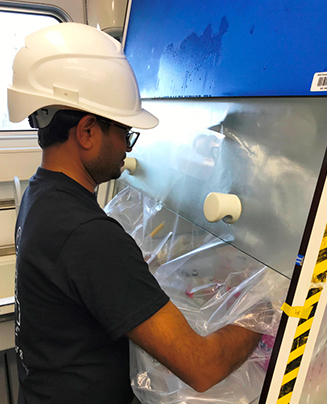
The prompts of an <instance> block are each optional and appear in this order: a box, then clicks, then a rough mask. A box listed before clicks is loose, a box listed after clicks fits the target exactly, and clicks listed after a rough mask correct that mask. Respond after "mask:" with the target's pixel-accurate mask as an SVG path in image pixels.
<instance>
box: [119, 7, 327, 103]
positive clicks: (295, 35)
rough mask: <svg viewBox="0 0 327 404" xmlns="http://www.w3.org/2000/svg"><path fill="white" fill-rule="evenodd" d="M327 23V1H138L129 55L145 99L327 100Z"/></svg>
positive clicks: (127, 49) (127, 48)
mask: <svg viewBox="0 0 327 404" xmlns="http://www.w3.org/2000/svg"><path fill="white" fill-rule="evenodd" d="M326 21H327V7H326V2H325V1H324V0H312V1H301V0H275V1H271V0H261V1H260V2H257V1H254V0H238V1H237V2H233V1H228V0H221V1H218V0H195V1H190V0H177V1H176V0H175V1H172V0H164V1H163V0H133V2H132V7H131V13H130V20H129V27H128V33H127V38H126V45H125V52H126V55H127V58H128V60H129V61H130V63H131V65H132V67H133V69H134V71H135V74H136V77H137V80H138V83H139V87H140V91H141V96H142V97H146V98H147V97H149V98H155V97H229V96H231V97H235V96H307V95H326V92H327V87H326V86H325V87H323V85H325V84H327V73H326V72H327V35H326ZM318 72H320V73H321V72H322V73H325V74H323V75H322V76H321V80H320V82H319V85H320V86H319V87H315V88H314V89H315V90H317V91H310V89H311V85H312V82H313V78H314V75H315V73H318ZM317 83H318V82H317Z"/></svg>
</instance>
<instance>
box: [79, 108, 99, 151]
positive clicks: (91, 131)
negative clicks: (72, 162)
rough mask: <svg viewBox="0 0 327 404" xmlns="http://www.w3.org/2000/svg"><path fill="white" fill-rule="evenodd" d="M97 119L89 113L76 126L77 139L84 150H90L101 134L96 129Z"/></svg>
mask: <svg viewBox="0 0 327 404" xmlns="http://www.w3.org/2000/svg"><path fill="white" fill-rule="evenodd" d="M96 124H97V119H96V117H95V116H94V115H91V114H88V115H85V116H83V118H82V119H81V120H80V121H79V122H78V125H77V127H76V140H77V143H78V144H79V146H80V147H82V148H83V149H84V150H90V149H91V148H92V147H93V146H94V143H95V141H96V140H97V138H98V136H99V131H97V130H96V127H97V125H96Z"/></svg>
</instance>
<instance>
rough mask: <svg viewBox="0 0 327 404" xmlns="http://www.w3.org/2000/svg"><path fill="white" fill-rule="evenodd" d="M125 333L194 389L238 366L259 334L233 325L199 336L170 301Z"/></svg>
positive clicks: (207, 383)
mask: <svg viewBox="0 0 327 404" xmlns="http://www.w3.org/2000/svg"><path fill="white" fill-rule="evenodd" d="M127 336H128V337H129V338H130V339H131V340H132V341H134V342H135V343H136V344H137V345H139V346H140V347H141V348H143V349H144V350H145V351H147V352H148V353H149V354H150V355H152V356H153V357H154V358H156V359H157V360H158V361H159V362H160V363H162V364H163V365H164V366H166V367H167V368H168V369H169V370H171V371H172V372H173V373H174V374H175V375H176V376H178V377H179V378H180V379H182V380H183V381H184V382H185V383H187V384H188V385H190V386H191V387H193V388H194V389H195V390H197V391H205V390H207V389H209V388H210V387H212V386H213V385H215V384H217V383H219V382H220V381H222V380H223V379H224V378H225V377H227V376H228V375H229V374H230V373H231V372H233V371H234V370H235V369H237V368H238V367H239V366H240V365H241V364H242V363H243V362H244V361H245V360H246V359H247V358H248V356H249V355H250V354H251V353H252V351H253V350H254V348H255V346H256V344H257V343H258V342H259V341H260V338H261V335H260V334H257V333H254V332H253V331H249V330H247V329H245V328H242V327H237V326H234V325H228V326H226V327H224V328H222V329H220V330H218V331H216V332H214V333H212V334H210V335H208V336H206V337H202V336H200V335H198V334H197V333H195V332H194V331H193V330H192V329H191V327H190V326H189V324H188V323H187V321H186V320H185V318H184V316H183V315H182V313H181V312H180V311H179V310H178V309H177V308H176V307H175V306H174V305H173V304H172V303H171V302H169V303H167V305H166V306H164V307H163V308H162V309H161V310H159V312H158V313H156V314H155V315H154V316H152V317H151V318H150V319H148V320H147V321H145V322H144V323H142V324H140V325H139V326H138V327H136V328H135V329H134V330H132V331H130V332H129V333H128V334H127Z"/></svg>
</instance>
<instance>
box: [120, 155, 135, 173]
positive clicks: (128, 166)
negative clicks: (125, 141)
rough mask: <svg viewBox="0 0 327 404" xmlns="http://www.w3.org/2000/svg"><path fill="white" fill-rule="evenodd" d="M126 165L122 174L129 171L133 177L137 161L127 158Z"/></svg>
mask: <svg viewBox="0 0 327 404" xmlns="http://www.w3.org/2000/svg"><path fill="white" fill-rule="evenodd" d="M124 163H125V164H124V165H123V167H122V169H121V172H123V171H125V170H127V171H128V173H129V174H130V175H133V174H134V172H135V170H136V165H137V162H136V159H135V158H133V157H126V158H125V160H124Z"/></svg>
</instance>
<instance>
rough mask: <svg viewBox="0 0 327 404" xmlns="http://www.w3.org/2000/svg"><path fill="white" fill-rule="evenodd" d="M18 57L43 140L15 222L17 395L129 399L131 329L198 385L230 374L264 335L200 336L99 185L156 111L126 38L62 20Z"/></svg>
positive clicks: (22, 399)
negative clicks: (110, 211) (108, 207)
mask: <svg viewBox="0 0 327 404" xmlns="http://www.w3.org/2000/svg"><path fill="white" fill-rule="evenodd" d="M13 70H14V76H13V84H12V86H11V87H10V88H9V89H8V105H9V114H10V119H11V120H12V121H14V122H17V121H19V120H22V119H24V118H25V117H27V116H29V119H30V123H31V125H32V127H36V128H39V132H38V136H39V144H40V146H41V148H42V149H43V153H42V163H41V167H39V168H38V170H37V173H36V174H35V175H34V176H33V177H32V179H31V180H30V184H29V186H28V188H27V190H26V192H25V193H24V197H23V200H22V203H21V208H20V212H19V216H18V219H17V225H16V249H17V274H16V352H17V358H18V371H19V379H20V393H19V404H41V403H42V404H76V403H78V404H83V403H92V404H100V403H101V404H102V403H103V404H105V403H106V404H108V403H122V404H128V403H130V402H131V400H132V397H133V393H132V390H131V388H130V383H129V364H128V361H129V358H128V355H129V352H128V339H130V340H132V341H133V342H135V343H136V344H138V345H139V346H140V347H141V348H143V349H144V350H145V351H147V352H148V353H149V354H151V355H152V356H153V357H155V358H156V359H157V360H158V361H160V362H161V363H162V364H163V365H165V366H166V367H167V368H168V369H170V370H171V371H172V372H174V373H175V374H176V375H177V376H178V377H180V378H181V379H182V380H183V381H185V382H186V383H188V384H189V385H190V386H191V387H193V388H194V389H196V390H198V391H205V390H207V389H208V388H210V387H211V386H213V385H214V384H216V383H218V382H220V381H221V380H223V379H224V378H225V377H226V376H228V374H230V373H231V372H232V371H233V370H234V369H236V368H237V367H238V366H240V365H241V364H242V363H243V362H244V361H245V360H246V359H247V357H248V356H249V355H250V354H251V352H252V351H253V349H254V348H255V346H256V344H257V343H258V342H259V340H260V335H259V334H257V333H254V332H251V331H248V330H246V329H244V328H241V327H237V326H233V325H229V326H227V327H224V328H223V329H221V330H219V331H217V332H215V333H213V334H211V335H209V336H207V337H201V336H199V335H197V334H196V333H195V332H194V331H193V330H192V329H191V328H190V326H189V325H188V323H187V322H186V320H185V318H184V317H183V315H182V314H181V312H180V311H179V310H178V309H177V308H176V307H175V306H174V304H173V303H172V302H170V301H169V298H168V297H167V296H166V294H165V293H164V292H163V291H162V290H161V288H160V286H159V285H158V284H157V282H156V280H155V279H154V277H153V276H152V275H151V274H150V272H149V271H148V268H147V265H146V263H145V262H144V260H143V258H142V254H141V251H140V250H139V249H138V247H137V246H136V244H135V242H134V240H133V239H132V238H131V237H130V236H128V235H127V234H126V233H125V232H124V230H123V229H122V227H121V226H120V225H119V224H118V223H117V222H116V221H115V220H114V219H111V218H109V217H107V216H106V215H105V213H104V212H103V210H102V209H101V208H100V207H99V205H98V204H97V201H96V197H95V195H94V189H95V187H96V186H97V185H98V184H100V183H102V182H105V181H109V180H111V179H114V178H118V177H119V176H120V172H121V167H122V166H123V164H124V159H125V157H126V153H127V152H129V151H131V149H132V147H133V145H134V142H135V141H136V139H137V135H136V134H135V133H132V132H130V129H131V127H139V128H151V127H154V126H155V125H156V124H157V123H158V121H157V119H156V118H155V117H154V116H153V115H151V114H150V113H149V112H147V111H145V110H143V109H142V108H141V103H140V97H139V93H138V87H137V83H136V80H135V77H134V74H133V72H132V69H131V67H130V65H129V64H128V62H127V60H126V58H125V56H124V54H123V53H122V50H121V47H120V44H119V43H118V42H117V41H115V40H114V39H112V38H110V37H109V36H107V35H106V34H104V33H102V32H100V31H98V30H96V29H94V28H91V27H88V26H86V25H82V24H75V23H64V24H59V25H56V26H54V27H50V28H45V29H43V30H41V31H38V32H36V33H34V34H32V35H30V36H28V37H27V38H26V46H25V48H22V49H21V50H20V51H19V52H18V54H17V56H16V58H15V61H14V65H13Z"/></svg>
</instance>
